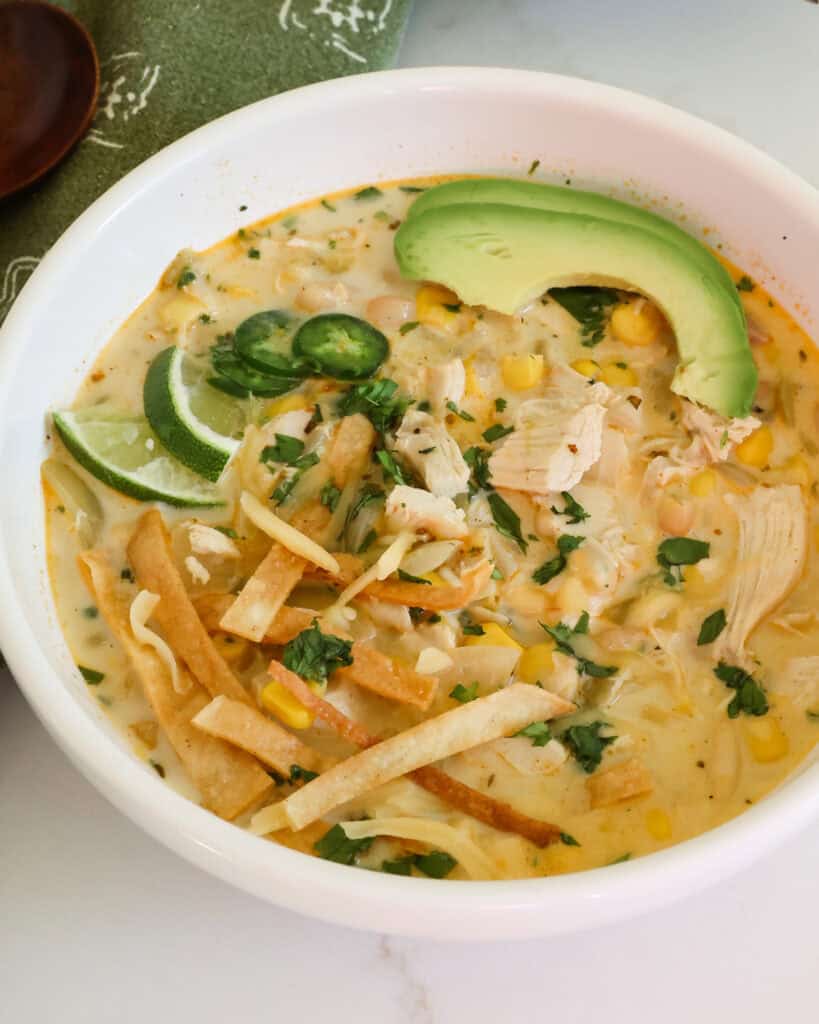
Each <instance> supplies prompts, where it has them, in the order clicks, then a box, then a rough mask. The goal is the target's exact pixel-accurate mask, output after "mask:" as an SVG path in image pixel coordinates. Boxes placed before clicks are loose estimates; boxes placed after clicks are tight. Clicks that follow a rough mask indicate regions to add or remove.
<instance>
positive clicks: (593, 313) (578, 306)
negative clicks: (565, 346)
mask: <svg viewBox="0 0 819 1024" xmlns="http://www.w3.org/2000/svg"><path fill="white" fill-rule="evenodd" d="M549 295H550V296H551V297H552V298H553V299H554V300H555V302H558V303H559V304H560V305H561V306H562V307H563V308H564V309H565V310H566V311H567V312H568V313H570V314H571V315H572V316H573V317H574V318H575V320H577V322H578V323H579V324H580V343H581V344H582V345H584V346H585V347H586V348H593V347H594V346H595V345H598V344H599V343H600V342H601V341H602V340H603V337H604V335H605V333H606V326H607V324H608V319H609V312H610V310H611V307H612V306H614V305H616V304H617V303H618V302H619V301H620V297H619V296H618V294H617V292H616V291H614V290H613V289H611V288H594V287H590V286H588V285H581V286H580V287H578V288H552V289H550V290H549Z"/></svg>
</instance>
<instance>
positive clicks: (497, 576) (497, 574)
mask: <svg viewBox="0 0 819 1024" xmlns="http://www.w3.org/2000/svg"><path fill="white" fill-rule="evenodd" d="M489 578H490V580H502V579H504V578H505V577H504V575H503V573H502V572H501V571H500V569H498V568H497V566H496V567H495V568H494V569H493V570H492V572H491V573H490V574H489Z"/></svg>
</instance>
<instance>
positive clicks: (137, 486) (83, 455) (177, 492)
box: [54, 406, 222, 507]
mask: <svg viewBox="0 0 819 1024" xmlns="http://www.w3.org/2000/svg"><path fill="white" fill-rule="evenodd" d="M54 426H55V427H56V428H57V432H58V433H59V435H60V437H61V438H62V441H63V444H64V445H65V446H66V448H67V449H68V450H69V451H70V452H71V454H72V455H73V456H74V458H75V459H76V460H77V462H79V464H80V465H81V466H82V467H83V468H84V469H87V470H88V472H89V473H90V474H91V475H92V476H95V477H96V478H97V480H101V481H102V482H103V483H104V484H107V485H108V486H109V487H113V489H114V490H115V491H119V492H120V493H121V494H127V495H128V496H129V497H131V498H137V499H138V500H139V501H164V502H166V503H167V504H168V505H180V506H198V507H208V506H211V505H221V504H222V499H221V495H220V494H219V491H218V490H217V489H216V488H215V487H214V486H213V485H212V484H209V483H206V482H205V481H204V480H202V479H201V477H199V476H197V475H196V474H195V473H192V472H191V471H190V470H189V469H186V468H185V466H183V465H181V463H179V462H177V461H176V459H174V458H173V457H172V456H171V455H170V454H169V453H168V452H167V451H165V449H164V448H163V447H162V445H161V443H160V441H159V438H158V437H157V436H156V435H155V434H154V432H153V431H152V430H151V428H150V426H149V424H148V421H147V420H146V419H145V417H144V416H134V415H128V414H127V413H117V412H114V411H112V410H111V409H106V408H104V407H103V406H94V407H93V408H90V409H79V410H77V411H76V412H55V413H54Z"/></svg>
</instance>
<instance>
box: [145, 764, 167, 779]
mask: <svg viewBox="0 0 819 1024" xmlns="http://www.w3.org/2000/svg"><path fill="white" fill-rule="evenodd" d="M149 764H150V766H151V767H152V768H153V770H154V771H155V772H156V774H157V775H158V776H159V777H160V779H164V778H165V769H164V767H163V766H162V765H161V764H160V763H159V762H158V761H150V762H149Z"/></svg>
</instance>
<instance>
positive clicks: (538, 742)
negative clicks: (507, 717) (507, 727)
mask: <svg viewBox="0 0 819 1024" xmlns="http://www.w3.org/2000/svg"><path fill="white" fill-rule="evenodd" d="M515 736H526V737H527V739H530V740H531V741H532V746H533V747H545V746H546V744H547V743H548V742H549V740H550V739H551V738H552V730H551V729H550V727H549V723H548V722H530V723H529V725H527V726H524V728H523V729H519V730H518V731H517V732H516V733H515Z"/></svg>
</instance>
